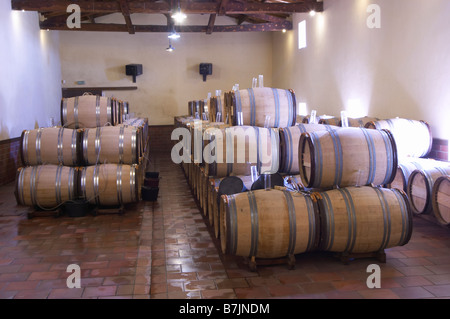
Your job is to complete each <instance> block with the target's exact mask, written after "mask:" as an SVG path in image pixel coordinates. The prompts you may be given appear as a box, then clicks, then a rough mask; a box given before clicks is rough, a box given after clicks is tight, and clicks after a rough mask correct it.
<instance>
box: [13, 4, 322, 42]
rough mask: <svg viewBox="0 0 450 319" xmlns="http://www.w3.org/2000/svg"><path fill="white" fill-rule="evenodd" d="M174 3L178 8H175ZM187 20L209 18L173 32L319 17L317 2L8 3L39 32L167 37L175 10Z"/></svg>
mask: <svg viewBox="0 0 450 319" xmlns="http://www.w3.org/2000/svg"><path fill="white" fill-rule="evenodd" d="M179 1H180V2H179ZM71 4H77V5H78V6H79V8H80V17H81V25H80V26H81V27H80V28H76V27H72V28H69V26H68V24H67V20H68V18H69V17H72V18H71V20H73V16H71V15H72V14H73V13H74V11H73V10H68V6H69V5H71ZM178 4H179V5H180V7H181V10H182V11H183V12H184V13H186V14H187V15H188V16H189V15H190V14H207V15H209V20H208V23H207V24H205V25H183V24H181V25H177V31H178V32H203V33H207V34H211V33H213V32H243V31H259V32H264V31H281V30H283V29H286V30H290V29H292V22H291V18H290V17H291V15H292V14H293V13H301V12H310V11H311V10H314V11H316V12H321V11H323V2H322V0H166V1H161V0H153V1H146V0H95V1H93V0H90V1H89V0H69V1H67V0H11V7H12V9H13V10H25V11H37V12H39V13H40V27H41V29H48V30H72V31H109V32H128V33H129V34H134V33H137V32H169V31H170V30H172V28H173V25H174V21H173V19H172V18H171V17H170V15H171V12H172V10H175V9H176V8H177V7H178ZM117 13H119V14H122V15H123V17H124V22H123V23H101V22H99V21H98V20H101V19H98V18H100V17H104V16H108V15H111V14H117ZM133 14H159V15H161V14H162V15H164V16H166V18H167V24H156V25H142V24H141V25H139V24H134V23H133V18H132V17H133ZM218 16H227V17H230V18H232V19H233V20H234V21H235V23H234V24H230V25H222V24H220V25H218V24H215V22H216V17H218Z"/></svg>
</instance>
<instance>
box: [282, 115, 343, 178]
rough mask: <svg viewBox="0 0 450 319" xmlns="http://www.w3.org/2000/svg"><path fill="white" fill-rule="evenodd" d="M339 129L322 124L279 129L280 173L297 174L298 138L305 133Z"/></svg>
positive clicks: (298, 125)
mask: <svg viewBox="0 0 450 319" xmlns="http://www.w3.org/2000/svg"><path fill="white" fill-rule="evenodd" d="M335 129H339V127H338V126H332V125H324V124H304V123H300V124H296V125H295V126H290V127H283V128H280V131H279V132H280V169H279V172H280V173H284V174H299V172H300V170H299V166H298V144H299V142H300V136H301V135H302V133H306V132H316V131H330V130H335Z"/></svg>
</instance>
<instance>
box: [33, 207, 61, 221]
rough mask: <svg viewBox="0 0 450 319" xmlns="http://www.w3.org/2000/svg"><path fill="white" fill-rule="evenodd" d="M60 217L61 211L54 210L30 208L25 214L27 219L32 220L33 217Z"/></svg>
mask: <svg viewBox="0 0 450 319" xmlns="http://www.w3.org/2000/svg"><path fill="white" fill-rule="evenodd" d="M61 215H62V209H60V208H58V209H54V210H43V209H39V208H35V207H32V208H30V209H29V211H28V213H27V218H28V219H32V218H34V217H55V218H57V217H59V216H61Z"/></svg>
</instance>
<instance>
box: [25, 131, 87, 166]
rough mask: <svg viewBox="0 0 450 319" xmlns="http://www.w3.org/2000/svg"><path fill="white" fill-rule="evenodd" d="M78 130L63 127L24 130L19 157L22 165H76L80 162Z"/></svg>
mask: <svg viewBox="0 0 450 319" xmlns="http://www.w3.org/2000/svg"><path fill="white" fill-rule="evenodd" d="M79 144H80V132H79V131H77V130H73V129H68V128H63V127H46V128H40V129H35V130H24V131H23V132H22V135H21V137H20V158H21V160H22V163H23V165H24V166H31V165H42V164H54V165H59V164H61V165H64V166H76V165H79V162H80V146H79Z"/></svg>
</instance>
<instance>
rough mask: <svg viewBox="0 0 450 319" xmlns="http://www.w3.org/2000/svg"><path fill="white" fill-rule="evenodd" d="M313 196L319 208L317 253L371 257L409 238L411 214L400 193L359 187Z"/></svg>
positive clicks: (405, 198)
mask: <svg viewBox="0 0 450 319" xmlns="http://www.w3.org/2000/svg"><path fill="white" fill-rule="evenodd" d="M313 195H316V197H317V198H318V204H319V214H320V220H321V239H320V244H319V249H320V250H324V251H331V252H339V253H373V252H379V251H382V250H384V249H386V248H391V247H395V246H403V245H405V244H407V243H408V241H409V240H410V238H411V234H412V214H411V210H410V208H409V204H408V198H407V196H406V194H405V193H404V192H403V191H401V190H397V189H388V188H378V187H370V186H362V187H347V188H339V189H334V190H329V191H325V192H318V193H313Z"/></svg>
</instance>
